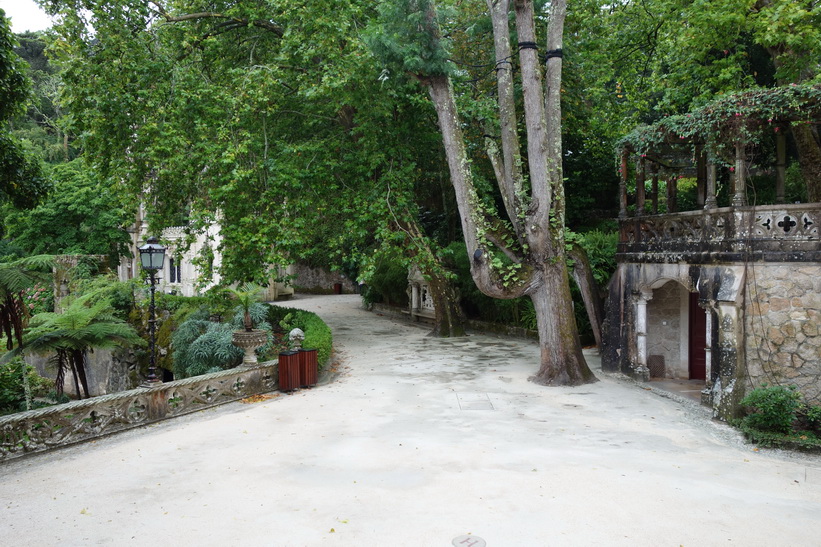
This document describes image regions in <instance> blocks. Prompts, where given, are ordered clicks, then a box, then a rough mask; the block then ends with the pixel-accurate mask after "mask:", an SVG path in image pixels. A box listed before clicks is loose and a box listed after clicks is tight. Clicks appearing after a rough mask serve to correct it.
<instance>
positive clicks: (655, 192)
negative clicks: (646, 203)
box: [650, 162, 659, 215]
mask: <svg viewBox="0 0 821 547" xmlns="http://www.w3.org/2000/svg"><path fill="white" fill-rule="evenodd" d="M650 175H651V177H652V185H651V187H650V199H651V200H652V202H653V214H654V215H657V214H659V164H657V163H656V162H653V164H652V165H651V166H650Z"/></svg>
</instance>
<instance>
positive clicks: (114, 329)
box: [3, 293, 145, 398]
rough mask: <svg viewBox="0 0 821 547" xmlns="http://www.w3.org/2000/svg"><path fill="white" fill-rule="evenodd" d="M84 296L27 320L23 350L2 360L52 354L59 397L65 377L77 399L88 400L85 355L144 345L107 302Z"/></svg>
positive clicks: (15, 351) (16, 349) (18, 350)
mask: <svg viewBox="0 0 821 547" xmlns="http://www.w3.org/2000/svg"><path fill="white" fill-rule="evenodd" d="M97 296H98V295H97V294H95V293H88V294H85V295H83V296H80V297H78V298H75V299H72V300H68V299H67V301H66V302H67V305H66V306H65V308H64V309H63V312H62V313H54V312H44V313H38V314H37V315H35V316H34V317H32V318H31V320H30V322H29V327H28V328H27V329H26V330H25V333H24V334H23V347H22V348H21V347H18V348H15V349H14V350H12V351H10V352H8V353H7V354H6V355H5V356H4V357H3V360H7V359H10V358H13V357H15V356H16V355H19V354H20V353H40V354H52V353H53V356H52V357H51V359H50V360H51V362H52V363H53V364H54V365H55V366H56V368H57V379H56V381H55V387H56V389H57V393H58V394H62V392H63V387H64V384H65V377H66V374H67V373H71V375H72V377H73V379H74V385H75V387H76V391H77V395H78V396H79V397H81V398H83V397H89V396H90V393H89V389H88V380H87V379H86V370H85V369H86V353H87V352H88V351H93V350H94V349H97V348H101V349H110V348H114V347H118V346H127V345H140V346H142V345H145V340H143V339H142V338H140V337H139V335H138V334H137V332H136V331H135V330H134V328H133V327H131V326H130V325H129V324H128V323H126V322H125V321H123V320H122V319H120V318H119V317H117V316H116V315H115V314H114V310H113V309H112V307H111V304H110V303H109V301H108V300H106V299H102V300H96V301H95V299H96V298H97Z"/></svg>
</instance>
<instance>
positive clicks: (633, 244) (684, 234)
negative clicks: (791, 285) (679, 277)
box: [618, 203, 821, 264]
mask: <svg viewBox="0 0 821 547" xmlns="http://www.w3.org/2000/svg"><path fill="white" fill-rule="evenodd" d="M620 230H621V236H620V243H619V250H618V253H619V260H620V261H625V262H631V261H638V262H645V263H646V262H668V263H671V262H682V261H686V262H688V263H691V264H699V263H708V262H715V261H729V262H733V261H739V260H766V261H770V262H818V261H821V232H820V230H821V204H818V203H811V204H800V203H798V204H791V205H783V204H782V205H767V206H757V207H724V208H720V209H709V210H703V211H687V212H683V213H672V214H666V215H647V216H637V217H633V218H627V219H623V220H621V221H620ZM640 253H641V256H639V254H640Z"/></svg>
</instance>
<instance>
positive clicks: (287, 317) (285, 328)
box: [268, 306, 333, 369]
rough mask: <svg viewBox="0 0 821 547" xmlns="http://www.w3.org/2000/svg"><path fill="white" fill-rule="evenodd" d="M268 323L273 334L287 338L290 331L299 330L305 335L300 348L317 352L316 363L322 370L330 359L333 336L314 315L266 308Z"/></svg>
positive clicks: (303, 311)
mask: <svg viewBox="0 0 821 547" xmlns="http://www.w3.org/2000/svg"><path fill="white" fill-rule="evenodd" d="M268 308H269V309H268V322H269V323H270V324H271V325H272V326H273V328H274V331H275V332H279V333H281V334H282V336H285V337H287V336H288V333H289V332H291V330H293V329H296V328H299V329H302V332H304V333H305V340H304V341H303V342H302V347H304V348H309V349H316V350H317V361H318V362H319V368H320V369H322V368H324V367H325V365H326V364H327V363H328V360H329V359H330V357H331V350H332V346H333V335H332V334H331V329H330V328H329V327H328V325H326V324H325V322H324V321H323V320H322V319H321V318H320V317H319V316H318V315H317V314H315V313H313V312H309V311H305V310H298V309H294V308H286V307H283V306H268Z"/></svg>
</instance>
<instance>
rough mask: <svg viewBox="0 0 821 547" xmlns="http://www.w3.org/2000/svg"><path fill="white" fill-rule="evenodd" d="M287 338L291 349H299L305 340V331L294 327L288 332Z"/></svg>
mask: <svg viewBox="0 0 821 547" xmlns="http://www.w3.org/2000/svg"><path fill="white" fill-rule="evenodd" d="M288 340H289V341H290V345H291V349H299V348H301V347H302V341H303V340H305V333H304V332H302V329H294V330H292V331H291V332H290V333H288Z"/></svg>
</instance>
